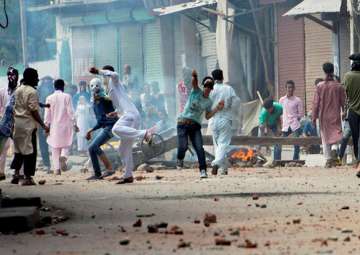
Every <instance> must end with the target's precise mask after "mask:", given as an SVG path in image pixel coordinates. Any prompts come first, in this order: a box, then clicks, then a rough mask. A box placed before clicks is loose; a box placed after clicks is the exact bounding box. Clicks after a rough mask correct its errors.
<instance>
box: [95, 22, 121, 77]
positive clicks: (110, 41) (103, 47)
mask: <svg viewBox="0 0 360 255" xmlns="http://www.w3.org/2000/svg"><path fill="white" fill-rule="evenodd" d="M94 42H95V43H94V52H95V65H96V66H97V67H99V68H101V67H103V66H104V65H112V66H113V67H114V68H115V70H118V57H117V54H116V53H117V52H118V45H117V28H116V27H115V26H114V25H102V26H96V27H95V41H94Z"/></svg>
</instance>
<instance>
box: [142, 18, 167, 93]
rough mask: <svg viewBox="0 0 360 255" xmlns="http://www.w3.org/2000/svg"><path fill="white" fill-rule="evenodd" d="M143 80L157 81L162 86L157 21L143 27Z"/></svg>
mask: <svg viewBox="0 0 360 255" xmlns="http://www.w3.org/2000/svg"><path fill="white" fill-rule="evenodd" d="M143 39H144V42H143V45H144V49H143V50H144V80H145V81H146V82H152V81H157V82H159V84H160V87H162V86H163V72H162V61H161V49H160V48H161V43H160V24H159V21H156V22H153V23H148V24H145V25H144V29H143Z"/></svg>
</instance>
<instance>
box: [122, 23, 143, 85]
mask: <svg viewBox="0 0 360 255" xmlns="http://www.w3.org/2000/svg"><path fill="white" fill-rule="evenodd" d="M119 42H120V53H119V54H120V67H119V70H122V67H123V66H124V65H125V64H129V65H130V66H131V68H132V73H133V74H134V75H136V76H137V77H138V79H139V82H142V80H143V79H142V78H143V51H142V44H143V42H142V27H141V25H140V24H133V25H123V26H120V27H119Z"/></svg>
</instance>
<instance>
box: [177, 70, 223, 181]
mask: <svg viewBox="0 0 360 255" xmlns="http://www.w3.org/2000/svg"><path fill="white" fill-rule="evenodd" d="M202 85H203V86H204V89H203V90H202V89H200V87H199V84H198V76H197V72H196V71H195V70H194V71H193V72H192V90H191V92H190V95H189V98H188V100H187V102H186V105H185V107H184V111H183V112H182V113H181V114H180V116H179V117H178V123H177V133H178V153H177V166H178V168H182V167H183V165H184V158H185V153H186V150H187V149H188V139H189V138H190V141H191V143H192V145H193V146H194V149H195V151H196V155H197V157H198V161H199V169H200V178H207V177H208V176H207V172H206V161H205V151H204V147H203V140H202V134H201V122H202V114H203V113H204V112H205V117H206V119H210V118H211V117H212V116H214V114H215V113H217V112H218V111H221V110H222V109H223V108H224V102H223V101H220V102H219V103H218V105H217V106H216V107H215V109H214V110H211V105H212V102H211V100H210V98H209V95H210V92H211V91H212V90H213V88H214V79H213V78H211V77H205V78H204V79H203V82H202Z"/></svg>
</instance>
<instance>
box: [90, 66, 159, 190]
mask: <svg viewBox="0 0 360 255" xmlns="http://www.w3.org/2000/svg"><path fill="white" fill-rule="evenodd" d="M90 73H92V74H100V75H102V76H104V85H105V88H106V89H107V91H108V94H109V96H110V98H111V101H112V102H113V105H114V108H115V109H116V111H115V112H112V113H109V114H107V116H108V117H114V118H115V117H117V116H118V113H120V118H119V120H118V121H117V122H116V123H115V125H114V126H113V128H112V132H113V134H114V135H116V136H117V137H119V138H120V140H121V143H120V147H119V152H120V156H121V158H122V161H123V163H124V166H125V173H124V176H123V177H122V178H121V180H120V181H119V182H118V183H117V184H125V183H133V182H134V178H133V170H134V162H133V155H132V147H133V144H134V142H135V140H136V139H138V138H141V139H144V140H145V141H147V142H151V137H152V134H153V133H154V132H155V128H156V127H152V128H150V129H148V130H140V129H139V127H140V123H141V117H140V113H139V111H138V110H137V108H136V106H135V104H134V103H133V102H132V101H131V99H130V97H129V96H128V95H127V93H126V88H125V87H124V85H123V84H122V83H121V82H120V79H119V74H118V73H117V72H115V70H114V67H112V66H110V65H106V66H104V67H103V69H102V70H99V69H97V68H95V67H92V68H91V69H90Z"/></svg>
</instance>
